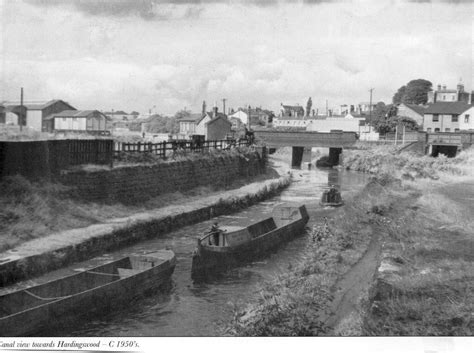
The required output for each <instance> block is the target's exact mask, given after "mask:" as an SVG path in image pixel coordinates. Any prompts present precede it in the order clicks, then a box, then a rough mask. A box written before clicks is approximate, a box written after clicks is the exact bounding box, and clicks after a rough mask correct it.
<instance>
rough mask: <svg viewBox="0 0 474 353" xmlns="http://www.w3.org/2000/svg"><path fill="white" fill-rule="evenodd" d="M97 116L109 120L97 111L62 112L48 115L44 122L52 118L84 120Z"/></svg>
mask: <svg viewBox="0 0 474 353" xmlns="http://www.w3.org/2000/svg"><path fill="white" fill-rule="evenodd" d="M97 114H99V115H102V116H104V117H105V118H106V119H107V120H110V119H108V118H107V116H106V115H105V114H103V113H101V112H99V111H98V110H63V111H62V112H60V113H54V114H51V115H48V116H47V117H46V118H45V120H51V119H54V118H86V117H89V116H91V115H97Z"/></svg>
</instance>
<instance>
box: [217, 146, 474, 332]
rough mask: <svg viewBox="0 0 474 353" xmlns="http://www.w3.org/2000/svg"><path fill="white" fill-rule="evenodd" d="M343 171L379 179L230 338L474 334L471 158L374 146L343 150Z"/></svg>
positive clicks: (240, 319)
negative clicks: (363, 148) (364, 149)
mask: <svg viewBox="0 0 474 353" xmlns="http://www.w3.org/2000/svg"><path fill="white" fill-rule="evenodd" d="M343 166H344V167H346V168H349V169H352V170H358V171H363V172H367V173H371V174H374V177H373V178H372V180H371V181H370V182H369V183H368V185H367V186H366V187H365V188H364V189H363V190H362V191H361V192H360V193H359V194H358V195H357V196H356V197H355V198H354V199H353V200H350V201H349V202H346V205H345V207H344V208H343V209H341V210H340V211H338V213H336V214H335V215H334V217H333V218H332V219H330V220H328V223H327V224H324V222H321V223H319V224H317V225H316V226H315V227H314V229H313V230H312V234H311V236H312V237H313V243H312V244H310V245H309V249H308V254H305V256H304V258H303V260H302V261H300V262H299V263H296V264H292V265H291V266H290V268H289V270H288V271H287V272H286V273H285V274H284V275H280V276H278V277H276V278H275V279H274V280H273V281H269V282H267V283H264V284H263V285H262V287H261V295H260V297H259V299H258V300H256V301H255V302H253V303H250V304H248V305H246V306H245V307H238V308H237V309H236V311H235V319H234V320H233V322H232V323H231V324H229V326H228V327H227V330H226V331H225V332H226V333H227V334H230V335H237V336H267V335H272V336H273V335H278V336H295V335H298V336H301V335H311V336H314V335H331V336H334V335H342V336H356V335H377V336H380V335H383V336H389V335H453V334H454V335H472V334H473V322H474V320H473V319H472V312H473V308H474V299H473V298H472V296H471V295H470V293H471V292H472V289H473V288H474V277H473V276H472V273H474V265H473V262H472V260H473V257H472V249H473V247H474V238H473V236H472V234H474V231H473V230H474V223H473V221H472V214H473V212H474V209H473V206H472V200H473V199H474V187H473V186H474V151H473V150H468V151H465V152H463V153H461V154H460V155H459V156H458V157H456V158H453V159H448V158H445V157H441V158H437V159H434V158H430V157H425V156H421V157H420V156H416V155H413V154H411V153H401V154H398V153H397V152H396V151H394V150H392V149H390V148H386V147H377V148H374V149H371V150H366V151H348V153H347V152H345V153H344V161H343ZM468 188H469V190H470V191H469V192H464V193H463V190H466V189H468Z"/></svg>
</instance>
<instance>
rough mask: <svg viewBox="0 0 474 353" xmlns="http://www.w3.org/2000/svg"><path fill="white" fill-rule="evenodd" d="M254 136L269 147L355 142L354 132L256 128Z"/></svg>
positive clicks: (334, 145) (346, 145)
mask: <svg viewBox="0 0 474 353" xmlns="http://www.w3.org/2000/svg"><path fill="white" fill-rule="evenodd" d="M254 134H255V138H256V139H257V140H259V141H261V142H263V143H264V144H265V145H267V146H268V147H271V148H276V147H286V146H299V147H336V148H343V147H349V146H352V145H354V144H355V143H356V141H357V134H356V133H355V132H346V131H341V132H315V131H278V130H256V131H255V132H254Z"/></svg>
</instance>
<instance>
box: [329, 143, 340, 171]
mask: <svg viewBox="0 0 474 353" xmlns="http://www.w3.org/2000/svg"><path fill="white" fill-rule="evenodd" d="M341 153H342V148H338V147H331V148H329V159H328V163H329V164H330V165H332V166H335V165H338V164H339V157H340V156H341Z"/></svg>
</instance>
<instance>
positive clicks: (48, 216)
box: [0, 151, 278, 252]
mask: <svg viewBox="0 0 474 353" xmlns="http://www.w3.org/2000/svg"><path fill="white" fill-rule="evenodd" d="M222 153H224V152H220V153H218V154H216V153H211V154H208V155H204V156H201V155H199V158H208V159H210V160H212V159H214V158H219V156H220V155H221V154H222ZM232 153H243V152H238V151H235V152H232ZM242 155H243V156H245V153H243V154H242ZM183 158H197V157H196V156H194V157H193V156H187V157H183ZM85 168H86V169H87V168H90V169H91V170H94V167H91V166H86V167H85ZM275 177H278V174H277V173H276V172H275V171H274V170H273V169H271V168H268V172H267V173H266V174H262V175H258V176H255V177H248V178H245V179H242V180H239V181H236V182H234V183H232V184H231V185H229V186H228V187H226V188H225V189H224V188H222V187H220V188H219V187H214V186H203V187H198V188H195V189H192V190H190V191H187V192H174V193H168V194H164V195H160V196H158V197H155V198H153V199H150V200H148V201H146V202H144V203H143V204H141V205H134V206H131V205H127V206H126V205H123V204H120V203H117V204H111V205H106V204H100V203H91V202H83V201H79V200H77V199H73V198H70V197H68V194H69V189H68V188H67V187H65V186H63V185H59V184H52V183H49V184H48V183H47V184H45V183H39V182H38V183H34V182H31V181H28V180H26V179H25V178H23V177H21V176H12V177H5V178H3V179H2V180H1V181H0V252H1V251H5V250H8V249H10V248H12V247H14V246H16V245H18V244H20V243H22V242H25V241H28V240H31V239H35V238H40V237H43V236H46V235H49V234H51V233H55V232H60V231H64V230H68V229H74V228H83V227H87V226H89V225H91V224H97V223H104V222H107V221H108V220H110V219H112V218H121V217H127V216H129V215H131V214H134V213H141V212H144V211H146V210H151V209H159V208H161V207H164V206H169V205H173V204H181V203H185V202H186V203H188V202H192V201H195V200H198V199H199V198H202V197H203V196H211V195H217V194H219V193H220V192H222V190H229V189H236V188H239V187H242V186H244V185H246V184H248V183H251V182H257V181H262V180H266V179H272V178H275Z"/></svg>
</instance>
